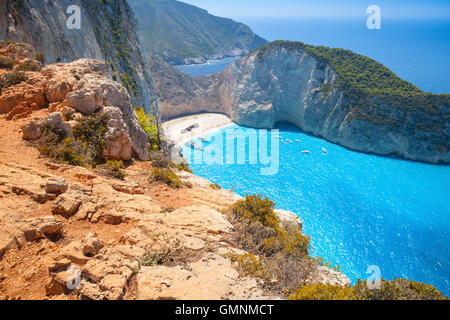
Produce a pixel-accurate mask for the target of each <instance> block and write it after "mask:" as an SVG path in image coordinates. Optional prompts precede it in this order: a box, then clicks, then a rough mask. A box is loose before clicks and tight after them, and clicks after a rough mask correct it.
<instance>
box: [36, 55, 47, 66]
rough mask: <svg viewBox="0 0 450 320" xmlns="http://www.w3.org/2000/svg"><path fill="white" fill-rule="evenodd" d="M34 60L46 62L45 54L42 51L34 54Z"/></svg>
mask: <svg viewBox="0 0 450 320" xmlns="http://www.w3.org/2000/svg"><path fill="white" fill-rule="evenodd" d="M34 60H36V61H39V62H40V63H42V64H44V63H45V56H44V55H43V54H42V53H36V55H35V56H34Z"/></svg>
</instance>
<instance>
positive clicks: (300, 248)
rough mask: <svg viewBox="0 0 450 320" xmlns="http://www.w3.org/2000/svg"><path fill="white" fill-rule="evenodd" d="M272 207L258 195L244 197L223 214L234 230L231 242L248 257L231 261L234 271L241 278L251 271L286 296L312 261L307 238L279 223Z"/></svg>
mask: <svg viewBox="0 0 450 320" xmlns="http://www.w3.org/2000/svg"><path fill="white" fill-rule="evenodd" d="M274 207H275V203H273V202H272V201H270V200H269V199H267V198H264V199H263V198H262V196H261V195H254V196H250V195H246V196H245V199H244V200H240V201H237V202H236V203H234V204H233V205H232V206H231V207H230V208H229V209H228V210H227V211H226V213H227V214H228V216H229V217H230V222H231V223H232V224H233V226H234V234H233V237H234V240H235V242H236V243H237V244H238V245H240V246H241V247H242V248H243V249H245V250H247V251H248V253H249V254H250V255H249V254H247V255H244V256H241V257H235V259H234V261H235V262H237V265H236V267H237V268H238V270H239V271H240V272H241V273H243V274H245V275H249V274H250V273H252V272H253V271H255V274H254V276H255V277H258V278H261V279H262V280H263V282H264V284H265V286H267V287H268V288H270V289H273V290H278V291H282V292H285V293H286V294H288V293H291V292H292V291H293V290H295V289H297V288H298V287H300V286H302V285H303V283H304V281H305V280H306V279H307V277H308V276H309V274H310V272H311V271H312V269H313V266H314V261H313V260H312V259H311V258H310V257H309V254H308V248H309V238H308V237H306V236H304V235H303V234H302V230H301V227H300V225H298V224H293V223H284V224H283V223H281V222H280V220H279V218H278V217H277V215H276V214H275V212H274ZM256 256H258V263H257V264H256V260H255V257H256ZM256 271H257V272H256ZM274 279H275V281H274Z"/></svg>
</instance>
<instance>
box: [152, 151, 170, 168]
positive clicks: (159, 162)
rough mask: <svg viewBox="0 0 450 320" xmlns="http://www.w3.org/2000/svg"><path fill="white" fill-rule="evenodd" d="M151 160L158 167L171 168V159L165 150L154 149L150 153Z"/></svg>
mask: <svg viewBox="0 0 450 320" xmlns="http://www.w3.org/2000/svg"><path fill="white" fill-rule="evenodd" d="M149 156H150V161H151V162H152V166H154V167H156V168H169V167H170V164H171V162H170V160H169V159H168V158H167V157H166V155H165V154H164V152H163V151H160V150H154V151H150V153H149Z"/></svg>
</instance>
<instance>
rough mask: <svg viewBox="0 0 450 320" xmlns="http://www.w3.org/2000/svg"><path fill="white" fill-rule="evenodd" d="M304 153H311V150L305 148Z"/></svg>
mask: <svg viewBox="0 0 450 320" xmlns="http://www.w3.org/2000/svg"><path fill="white" fill-rule="evenodd" d="M302 153H311V151H309V150H303V151H302Z"/></svg>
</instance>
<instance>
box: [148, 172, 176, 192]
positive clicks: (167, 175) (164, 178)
mask: <svg viewBox="0 0 450 320" xmlns="http://www.w3.org/2000/svg"><path fill="white" fill-rule="evenodd" d="M150 180H151V182H154V181H157V182H163V183H165V184H167V185H168V186H170V187H172V188H181V187H183V182H182V181H181V180H180V178H179V177H178V176H177V175H176V174H175V172H173V171H172V170H170V169H160V168H153V171H152V175H151V177H150Z"/></svg>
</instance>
